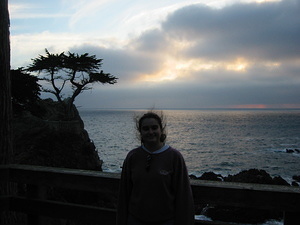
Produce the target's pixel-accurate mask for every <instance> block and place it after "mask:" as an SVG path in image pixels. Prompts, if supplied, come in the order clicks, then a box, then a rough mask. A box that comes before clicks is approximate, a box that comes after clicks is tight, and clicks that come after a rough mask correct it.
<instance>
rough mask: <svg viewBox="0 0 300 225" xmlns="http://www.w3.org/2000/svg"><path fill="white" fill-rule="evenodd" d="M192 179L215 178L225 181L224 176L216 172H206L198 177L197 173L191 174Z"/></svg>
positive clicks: (214, 179) (215, 179)
mask: <svg viewBox="0 0 300 225" xmlns="http://www.w3.org/2000/svg"><path fill="white" fill-rule="evenodd" d="M190 178H191V179H194V180H213V181H223V177H222V175H221V174H215V173H214V172H205V173H203V174H202V175H201V176H200V177H196V176H195V175H190Z"/></svg>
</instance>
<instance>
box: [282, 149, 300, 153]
mask: <svg viewBox="0 0 300 225" xmlns="http://www.w3.org/2000/svg"><path fill="white" fill-rule="evenodd" d="M285 152H286V153H300V149H298V148H287V149H285Z"/></svg>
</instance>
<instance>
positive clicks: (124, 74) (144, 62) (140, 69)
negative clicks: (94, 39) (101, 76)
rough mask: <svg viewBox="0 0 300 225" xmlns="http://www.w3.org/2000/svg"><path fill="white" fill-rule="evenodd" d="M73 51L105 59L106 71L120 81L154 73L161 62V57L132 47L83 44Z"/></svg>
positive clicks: (104, 68)
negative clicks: (118, 47)
mask: <svg viewBox="0 0 300 225" xmlns="http://www.w3.org/2000/svg"><path fill="white" fill-rule="evenodd" d="M71 51H72V52H78V53H85V52H88V53H89V54H91V55H96V56H97V58H101V59H103V61H102V62H103V64H102V68H103V70H104V72H108V73H111V74H113V75H115V76H116V77H118V78H119V79H120V80H119V81H120V82H127V81H131V80H133V79H136V78H137V77H138V76H139V75H140V74H141V73H153V72H154V71H155V70H156V69H157V68H158V67H159V66H160V64H161V59H160V58H158V57H157V56H154V55H151V54H145V53H144V52H139V51H136V50H130V49H112V48H104V47H99V46H91V45H83V46H80V47H74V48H72V49H71Z"/></svg>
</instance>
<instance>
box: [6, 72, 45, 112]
mask: <svg viewBox="0 0 300 225" xmlns="http://www.w3.org/2000/svg"><path fill="white" fill-rule="evenodd" d="M10 76H11V91H12V107H13V112H14V113H15V114H16V113H19V112H22V111H24V110H28V111H30V112H32V111H33V108H34V107H35V106H36V102H37V101H38V100H39V99H40V91H41V86H40V85H39V84H38V78H37V77H36V76H32V75H30V74H28V73H26V72H25V71H24V70H22V68H19V69H17V70H11V71H10Z"/></svg>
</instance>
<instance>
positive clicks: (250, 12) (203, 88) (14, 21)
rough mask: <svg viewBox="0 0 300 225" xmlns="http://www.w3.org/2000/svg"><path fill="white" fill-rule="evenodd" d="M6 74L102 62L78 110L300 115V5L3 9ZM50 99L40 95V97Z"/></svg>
mask: <svg viewBox="0 0 300 225" xmlns="http://www.w3.org/2000/svg"><path fill="white" fill-rule="evenodd" d="M9 12H10V35H11V36H10V39H11V68H12V69H17V68H19V67H27V66H29V64H30V63H32V59H33V58H36V57H38V56H39V55H40V54H42V55H45V48H47V49H48V50H49V52H51V53H61V52H68V51H70V52H75V53H79V54H83V53H89V55H96V57H97V58H99V59H103V61H102V63H103V64H102V68H101V69H102V70H103V71H104V72H105V73H110V74H112V75H114V76H116V77H117V78H118V83H117V84H114V85H108V84H107V85H103V84H94V85H93V86H92V87H93V88H92V89H91V90H87V91H85V92H83V93H81V94H80V95H79V96H78V97H77V99H76V101H75V104H76V106H77V107H81V108H147V109H149V108H300V1H299V0H282V1H280V0H268V1H267V0H256V1H255V0H198V1H197V0H194V1H190V0H151V1H142V0H51V1H46V0H26V1H24V0H10V1H9ZM43 96H44V97H47V96H46V95H43Z"/></svg>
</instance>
